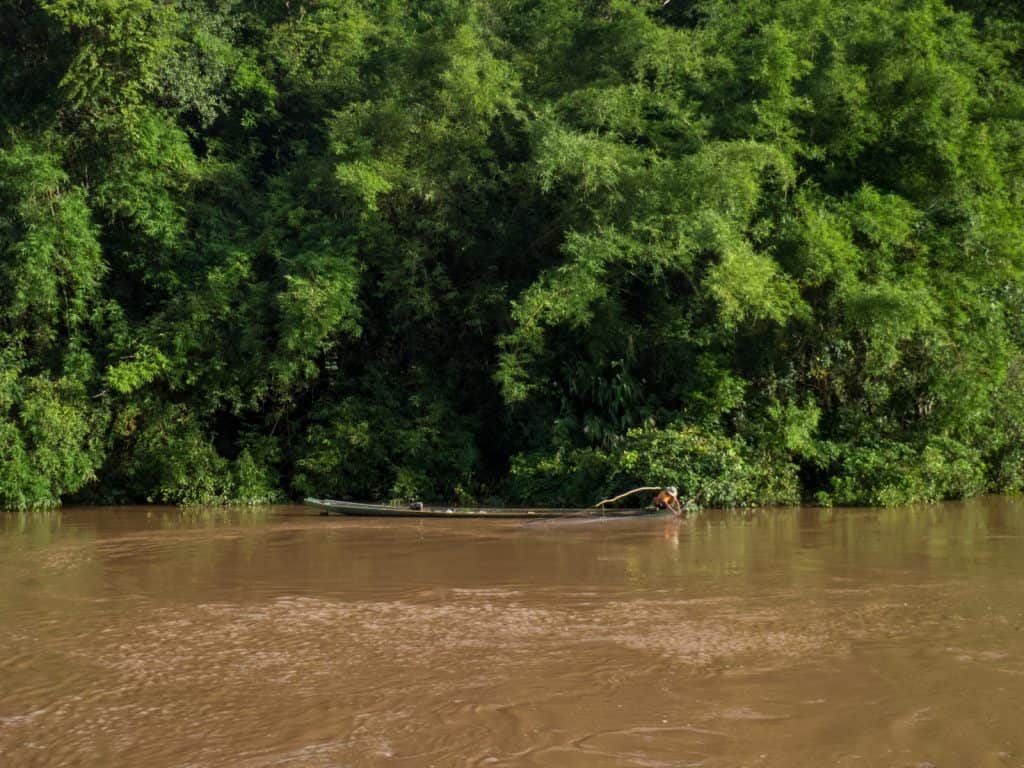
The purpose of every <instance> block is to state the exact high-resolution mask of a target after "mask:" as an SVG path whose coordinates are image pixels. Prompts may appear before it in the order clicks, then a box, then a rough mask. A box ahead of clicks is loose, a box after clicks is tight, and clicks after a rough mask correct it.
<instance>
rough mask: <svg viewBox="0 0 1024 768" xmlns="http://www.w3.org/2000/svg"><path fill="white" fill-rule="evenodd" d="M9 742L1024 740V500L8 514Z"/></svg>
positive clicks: (423, 761) (604, 749) (229, 745)
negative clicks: (424, 516) (427, 514)
mask: <svg viewBox="0 0 1024 768" xmlns="http://www.w3.org/2000/svg"><path fill="white" fill-rule="evenodd" d="M0 585H2V588H0V765H3V766H5V768H8V767H14V766H58V765H74V766H78V765H81V766H139V765H144V766H147V767H148V768H157V767H158V766H182V767H184V766H190V767H192V768H196V767H200V766H204V767H205V766H256V767H263V766H376V765H396V766H559V767H570V768H571V767H573V766H587V767H588V768H591V767H594V766H706V767H709V768H718V767H721V768H726V767H728V768H736V767H738V766H751V767H753V766H778V767H779V768H794V767H797V768H799V767H800V766H815V767H817V766H863V767H864V768H877V767H879V766H908V767H910V768H920V767H921V766H936V767H937V768H963V767H968V766H970V767H981V768H987V767H988V766H1016V767H1019V766H1024V725H1022V724H1024V501H1020V500H1013V499H1004V498H989V499H980V500H974V501H969V502H965V503H956V504H942V505H931V506H920V507H913V508H903V509H889V510H849V509H813V508H806V509H765V510H757V511H753V512H728V513H726V512H707V513H703V514H700V515H697V516H695V517H692V518H690V519H686V520H682V521H677V520H674V519H666V518H645V519H626V520H617V521H605V522H580V521H556V522H541V521H530V522H528V523H525V524H524V523H521V522H519V521H514V520H511V521H501V520H416V519H400V520H389V519H359V518H342V517H334V516H332V517H330V518H325V517H320V516H319V515H318V514H317V513H316V511H315V510H312V509H308V508H303V507H289V506H283V507H270V508H263V509H255V510H200V511H189V510H185V511H182V510H177V509H170V508H159V507H134V508H133V507H124V508H73V509H65V510H63V511H59V512H53V513H36V514H29V515H6V516H3V515H0Z"/></svg>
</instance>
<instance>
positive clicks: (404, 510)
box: [305, 499, 658, 519]
mask: <svg viewBox="0 0 1024 768" xmlns="http://www.w3.org/2000/svg"><path fill="white" fill-rule="evenodd" d="M305 503H306V504H309V505H310V506H314V507H318V508H319V509H321V510H322V511H324V512H326V513H330V512H336V513H338V514H342V515H350V516H358V517H442V518H448V517H473V518H495V519H509V518H513V519H523V518H572V517H642V516H645V515H653V514H656V513H657V512H658V510H656V509H601V508H595V507H590V508H583V509H557V508H550V507H427V506H417V505H411V504H410V505H394V504H360V503H357V502H352V501H336V500H334V499H306V500H305Z"/></svg>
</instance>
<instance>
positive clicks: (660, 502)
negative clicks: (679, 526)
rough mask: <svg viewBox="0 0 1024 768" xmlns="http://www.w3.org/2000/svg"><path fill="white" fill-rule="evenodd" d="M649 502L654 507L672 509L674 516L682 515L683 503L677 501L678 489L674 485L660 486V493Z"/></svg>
mask: <svg viewBox="0 0 1024 768" xmlns="http://www.w3.org/2000/svg"><path fill="white" fill-rule="evenodd" d="M651 504H653V505H654V508H655V509H661V510H664V509H670V510H672V514H673V515H675V516H676V517H682V516H683V505H682V504H680V503H679V490H678V489H677V488H676V487H675V486H674V485H670V486H668V487H667V488H662V490H661V493H659V494H658V495H657V496H655V497H654V499H652V500H651Z"/></svg>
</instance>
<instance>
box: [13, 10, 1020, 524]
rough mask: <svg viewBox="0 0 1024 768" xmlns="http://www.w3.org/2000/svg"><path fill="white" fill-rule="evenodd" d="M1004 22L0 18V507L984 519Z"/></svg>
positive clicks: (1007, 54)
mask: <svg viewBox="0 0 1024 768" xmlns="http://www.w3.org/2000/svg"><path fill="white" fill-rule="evenodd" d="M1022 78H1024V5H1022V4H1021V3H1020V2H1018V0H843V2H831V1H830V0H668V1H667V2H665V1H664V0H416V1H415V2H409V1H408V0H403V1H401V2H400V1H399V0H159V1H157V0H0V106H2V109H0V507H3V508H9V509H24V508H33V507H45V506H52V505H57V504H60V503H62V502H64V503H66V502H69V501H94V502H98V501H103V502H132V501H146V500H148V501H155V502H166V503H178V504H207V503H220V502H235V501H238V502H263V501H273V500H280V499H286V498H295V497H299V496H301V495H304V494H317V495H330V496H335V497H341V498H356V499H365V500H373V499H411V498H423V499H426V500H431V499H444V500H455V501H467V500H476V501H479V502H531V503H541V502H543V503H548V504H563V503H564V504H587V503H593V502H594V501H596V500H597V499H599V498H601V497H602V495H605V494H610V493H611V492H614V491H620V490H623V489H625V488H629V487H631V486H633V485H640V484H657V483H664V484H675V485H678V486H680V489H681V491H682V493H683V495H684V496H686V497H689V498H692V499H693V500H694V501H695V502H696V503H698V504H703V505H748V504H766V503H791V502H797V501H801V500H802V501H809V502H816V503H823V504H873V505H897V504H901V503H905V502H910V501H914V500H928V499H945V498H957V497H965V496H970V495H974V494H979V493H983V492H990V491H1001V492H1014V491H1019V490H1021V488H1022V487H1024V271H1022V270H1024V80H1022Z"/></svg>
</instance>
